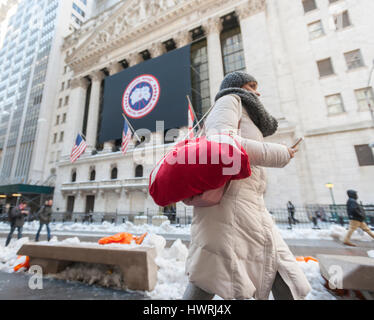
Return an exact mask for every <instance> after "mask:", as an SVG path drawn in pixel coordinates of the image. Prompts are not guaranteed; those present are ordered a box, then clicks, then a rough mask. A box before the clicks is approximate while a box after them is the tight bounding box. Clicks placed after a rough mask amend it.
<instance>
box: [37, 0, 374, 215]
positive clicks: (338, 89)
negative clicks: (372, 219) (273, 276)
mask: <svg viewBox="0 0 374 320" xmlns="http://www.w3.org/2000/svg"><path fill="white" fill-rule="evenodd" d="M102 8H103V10H101V11H100V13H99V14H97V15H96V16H95V17H93V18H91V19H89V20H88V21H87V22H86V23H84V24H83V25H82V28H81V29H80V30H77V31H76V32H74V33H72V34H71V35H69V36H68V37H66V39H65V41H64V44H63V47H62V55H63V56H64V57H65V65H64V66H62V67H61V70H63V71H62V72H61V75H60V76H59V79H58V81H59V85H60V86H61V88H62V87H64V86H65V85H66V83H69V85H68V89H67V90H61V92H60V93H59V94H58V95H57V96H56V99H55V101H54V113H53V119H54V123H55V125H54V126H53V125H52V127H51V131H50V134H49V142H48V148H47V150H48V153H47V152H46V155H47V157H48V161H47V162H46V165H45V167H44V169H45V171H44V177H47V176H48V174H49V173H50V172H54V171H56V172H57V178H56V184H55V186H56V189H55V208H56V210H58V211H60V212H67V211H69V212H73V211H74V212H79V213H80V212H90V211H92V212H118V213H130V212H131V213H144V212H146V211H147V210H151V211H157V210H158V209H159V208H158V207H156V206H155V204H154V203H153V201H152V199H151V197H150V196H149V194H148V182H149V180H148V177H149V174H150V172H151V170H152V169H153V167H154V165H155V162H154V163H149V161H144V159H149V158H150V157H154V160H155V161H156V160H158V159H160V155H159V154H158V156H154V155H155V154H156V153H161V154H162V151H163V150H164V147H165V146H164V144H163V142H162V138H163V137H160V136H157V134H154V135H153V136H152V138H153V139H154V140H155V141H161V143H155V145H154V146H153V147H151V148H143V149H141V148H140V149H139V148H135V149H134V148H133V149H130V151H129V152H128V153H127V154H126V155H125V156H123V155H122V153H121V152H120V151H119V148H118V147H119V143H120V142H118V141H117V142H116V141H107V142H106V143H104V144H103V145H100V144H99V143H98V131H99V129H100V117H101V107H102V98H103V80H104V79H105V77H108V76H111V75H113V74H116V73H118V72H120V71H122V70H123V69H125V68H128V67H132V66H134V65H136V64H139V63H142V62H143V61H144V60H147V59H152V58H155V57H158V56H160V55H162V54H164V53H166V52H168V51H170V50H173V49H175V48H180V47H183V46H185V45H187V44H191V76H192V88H193V95H192V100H193V105H194V108H195V111H196V113H197V115H198V117H201V116H202V115H203V114H204V113H205V112H206V111H207V110H208V109H209V107H210V106H211V104H212V103H213V101H214V97H215V95H216V93H217V92H218V89H219V85H220V83H221V81H222V79H223V78H224V76H225V74H227V73H229V72H232V71H236V70H243V71H247V72H248V73H250V74H252V75H254V76H255V77H256V78H257V79H258V81H259V90H260V92H261V93H262V97H261V99H262V101H263V103H264V105H265V106H266V108H267V109H268V110H269V112H271V113H272V114H273V115H274V116H276V117H277V118H278V120H279V123H280V128H279V130H278V133H277V134H276V135H274V136H273V137H270V138H268V139H267V141H271V142H278V143H285V144H287V145H292V143H293V142H294V141H296V139H297V138H299V137H305V142H304V144H303V145H302V146H301V147H300V152H299V154H298V155H297V157H296V159H295V160H294V161H292V163H291V164H290V165H289V166H288V167H286V168H285V169H269V170H268V178H267V180H268V189H267V191H266V202H267V205H268V207H269V209H270V208H279V207H285V206H286V203H287V201H288V200H291V201H292V202H293V203H295V204H297V205H303V204H317V203H320V204H330V203H331V201H332V199H331V196H330V190H329V189H328V188H327V187H326V184H327V183H330V184H333V185H334V189H333V191H334V195H335V201H336V202H337V203H345V201H346V190H347V189H356V190H358V191H359V194H360V198H361V200H362V201H363V202H365V203H373V202H374V193H373V190H374V188H373V186H374V185H373V181H374V157H373V151H372V149H371V148H370V146H369V145H370V144H371V143H372V142H374V129H373V126H374V122H373V120H372V118H371V113H370V106H372V105H374V100H373V91H372V88H371V87H372V85H371V84H370V82H369V81H368V79H369V75H370V72H371V67H372V61H373V59H374V43H373V42H372V41H371V40H370V30H373V28H374V22H373V20H372V19H371V16H370V14H368V13H369V12H373V11H372V10H373V9H374V3H373V1H371V0H359V1H354V0H338V1H336V0H335V1H332V0H304V1H303V0H266V1H265V0H245V1H243V0H236V1H221V0H204V1H201V0H164V1H144V0H143V1H134V0H127V1H125V2H123V1H121V2H119V3H115V4H114V5H113V6H111V7H110V6H103V7H102ZM65 88H66V87H65ZM61 132H63V133H64V137H63V138H61ZM78 132H82V133H83V134H84V135H85V136H86V140H87V144H88V149H87V151H86V153H85V154H84V155H83V156H82V157H81V158H80V160H79V161H78V162H76V163H74V164H71V163H70V161H69V155H70V152H71V150H72V147H73V144H74V140H75V137H76V135H77V133H78ZM137 153H140V154H142V153H143V156H139V157H138V156H137ZM177 208H178V211H182V212H183V211H184V210H186V209H185V207H184V205H183V204H177ZM188 210H190V209H188Z"/></svg>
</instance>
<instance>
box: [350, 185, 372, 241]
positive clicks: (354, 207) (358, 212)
mask: <svg viewBox="0 0 374 320" xmlns="http://www.w3.org/2000/svg"><path fill="white" fill-rule="evenodd" d="M347 194H348V197H349V199H348V201H347V214H348V218H349V220H350V223H349V231H348V233H347V236H346V237H345V239H344V244H345V245H347V246H351V247H357V246H356V245H355V244H354V243H352V242H351V237H352V234H353V233H354V232H355V231H356V230H357V229H359V228H360V229H362V230H363V231H365V232H366V233H367V234H368V235H369V236H371V237H372V238H373V239H374V233H373V232H371V230H370V228H369V226H368V225H367V224H366V222H365V220H366V213H365V210H364V208H363V207H362V205H360V204H359V203H358V201H357V200H358V194H357V191H355V190H348V191H347Z"/></svg>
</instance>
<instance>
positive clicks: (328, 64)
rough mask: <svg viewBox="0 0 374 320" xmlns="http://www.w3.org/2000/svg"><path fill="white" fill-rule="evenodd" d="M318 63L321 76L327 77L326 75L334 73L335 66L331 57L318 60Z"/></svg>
mask: <svg viewBox="0 0 374 320" xmlns="http://www.w3.org/2000/svg"><path fill="white" fill-rule="evenodd" d="M317 65H318V70H319V75H320V76H321V77H326V76H329V75H332V74H334V68H333V66H332V61H331V58H328V59H324V60H320V61H317Z"/></svg>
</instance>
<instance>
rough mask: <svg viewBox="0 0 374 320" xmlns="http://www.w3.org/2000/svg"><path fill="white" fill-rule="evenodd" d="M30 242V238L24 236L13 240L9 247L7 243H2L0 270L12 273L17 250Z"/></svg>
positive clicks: (0, 246) (0, 248)
mask: <svg viewBox="0 0 374 320" xmlns="http://www.w3.org/2000/svg"><path fill="white" fill-rule="evenodd" d="M27 242H29V238H22V239H20V240H17V241H12V242H11V243H10V244H9V246H8V247H5V244H4V245H3V244H1V245H0V271H1V272H7V273H12V272H13V268H14V267H15V265H16V264H18V263H16V260H17V257H18V255H17V252H18V250H19V249H21V247H22V246H23V245H24V244H25V243H27Z"/></svg>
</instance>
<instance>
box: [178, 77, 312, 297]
mask: <svg viewBox="0 0 374 320" xmlns="http://www.w3.org/2000/svg"><path fill="white" fill-rule="evenodd" d="M257 87H258V82H257V81H256V79H254V78H253V77H252V76H250V75H248V74H246V73H244V72H234V73H230V74H228V75H227V76H226V77H225V79H224V80H223V82H222V84H221V88H220V92H219V93H218V95H217V97H216V103H215V106H214V108H213V109H212V111H211V113H210V115H209V116H208V118H207V120H206V123H205V132H206V135H207V136H209V135H210V134H217V133H228V134H230V135H235V137H236V138H237V139H238V141H240V143H241V144H242V146H243V148H244V149H245V150H246V152H247V153H248V156H249V158H250V161H251V169H252V176H251V177H249V178H247V179H244V180H237V181H231V182H230V183H229V184H228V185H227V188H226V191H225V194H224V195H223V197H222V200H221V202H220V204H218V205H215V206H212V207H205V208H203V207H194V216H193V221H192V227H191V245H190V249H189V255H188V258H187V265H186V272H187V275H188V277H189V285H188V287H187V289H186V292H185V294H184V297H183V299H184V300H211V299H213V298H214V296H215V295H218V296H220V297H221V298H223V299H226V300H233V299H251V298H253V297H255V298H256V299H258V300H267V299H269V296H270V292H273V296H274V298H275V299H276V300H293V299H304V298H305V297H306V296H307V295H308V293H309V292H310V290H311V287H310V284H309V282H308V280H307V278H306V276H305V275H304V273H303V271H302V269H301V268H300V267H299V266H298V264H297V262H296V258H295V257H294V256H293V254H292V253H291V251H290V250H289V248H288V246H287V244H286V243H285V242H284V240H283V239H282V237H281V235H280V233H279V231H278V229H277V227H276V226H275V224H274V222H273V219H272V217H271V215H270V213H269V212H268V211H267V210H266V207H265V202H264V193H265V190H266V173H265V169H264V167H274V168H283V167H285V166H286V165H287V164H288V163H289V162H290V161H291V159H292V158H293V157H294V156H295V153H296V152H297V149H292V148H287V147H286V146H283V145H279V144H274V143H264V142H263V140H264V137H268V136H271V135H273V134H274V133H275V132H276V131H277V128H278V122H277V120H276V119H275V118H274V117H272V116H271V115H270V114H269V113H268V112H267V111H266V109H265V108H264V106H263V105H262V103H261V101H260V99H259V96H260V94H259V93H258V91H257ZM239 128H240V130H238V129H239ZM280 187H281V186H280Z"/></svg>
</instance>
